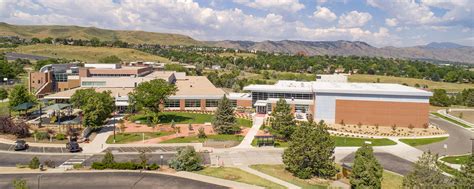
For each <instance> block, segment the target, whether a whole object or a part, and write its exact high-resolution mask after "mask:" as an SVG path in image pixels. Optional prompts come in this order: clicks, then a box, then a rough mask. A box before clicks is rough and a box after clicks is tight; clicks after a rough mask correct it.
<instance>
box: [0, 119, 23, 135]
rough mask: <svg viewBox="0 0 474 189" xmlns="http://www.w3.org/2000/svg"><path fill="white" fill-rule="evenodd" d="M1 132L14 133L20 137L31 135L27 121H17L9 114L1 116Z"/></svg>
mask: <svg viewBox="0 0 474 189" xmlns="http://www.w3.org/2000/svg"><path fill="white" fill-rule="evenodd" d="M0 133H4V134H13V135H15V136H16V137H18V138H25V137H29V136H30V130H29V126H28V125H27V124H26V123H25V122H17V123H15V122H14V121H13V120H12V119H11V118H10V117H8V116H0Z"/></svg>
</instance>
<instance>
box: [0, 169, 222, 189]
mask: <svg viewBox="0 0 474 189" xmlns="http://www.w3.org/2000/svg"><path fill="white" fill-rule="evenodd" d="M0 177H1V178H2V179H0V188H13V186H12V181H13V180H14V179H15V178H22V179H25V180H26V182H27V184H28V186H29V188H38V189H50V188H51V189H56V188H68V189H91V188H101V189H122V188H123V189H125V188H127V189H130V188H145V189H146V188H167V189H174V188H176V189H182V188H196V189H200V188H202V189H207V188H210V189H221V188H222V189H224V188H227V187H224V186H220V185H215V184H210V183H206V182H201V181H196V180H191V179H186V178H181V177H176V176H171V175H163V174H153V173H139V172H136V173H135V172H100V173H99V172H94V173H91V172H87V173H44V174H39V173H31V174H0Z"/></svg>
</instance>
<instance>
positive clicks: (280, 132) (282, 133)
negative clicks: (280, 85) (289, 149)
mask: <svg viewBox="0 0 474 189" xmlns="http://www.w3.org/2000/svg"><path fill="white" fill-rule="evenodd" d="M271 116H272V117H273V119H272V122H271V129H272V130H273V131H274V133H275V134H276V135H277V137H279V138H282V139H285V140H287V139H289V138H290V136H291V134H292V133H293V132H294V130H295V120H294V116H293V113H292V112H291V108H290V105H289V104H288V103H286V100H285V99H283V98H281V99H280V100H278V102H277V103H276V106H275V109H273V111H272V114H271Z"/></svg>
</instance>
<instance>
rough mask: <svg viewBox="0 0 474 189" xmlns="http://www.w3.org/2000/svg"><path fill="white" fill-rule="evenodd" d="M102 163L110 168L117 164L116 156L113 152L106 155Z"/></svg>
mask: <svg viewBox="0 0 474 189" xmlns="http://www.w3.org/2000/svg"><path fill="white" fill-rule="evenodd" d="M102 163H103V164H104V165H106V166H109V165H112V164H114V163H115V161H114V155H113V154H112V152H107V153H105V155H104V158H102Z"/></svg>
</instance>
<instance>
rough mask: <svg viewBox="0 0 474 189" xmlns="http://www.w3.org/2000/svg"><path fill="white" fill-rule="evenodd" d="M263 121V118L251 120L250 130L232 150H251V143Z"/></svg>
mask: <svg viewBox="0 0 474 189" xmlns="http://www.w3.org/2000/svg"><path fill="white" fill-rule="evenodd" d="M264 119H265V118H263V117H257V116H255V117H254V118H253V125H252V128H250V130H249V132H248V133H247V135H245V137H244V139H243V140H242V142H241V143H240V144H239V145H238V146H236V147H234V148H253V146H252V141H253V139H254V138H255V135H257V133H258V130H260V127H261V126H262V125H263V120H264Z"/></svg>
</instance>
